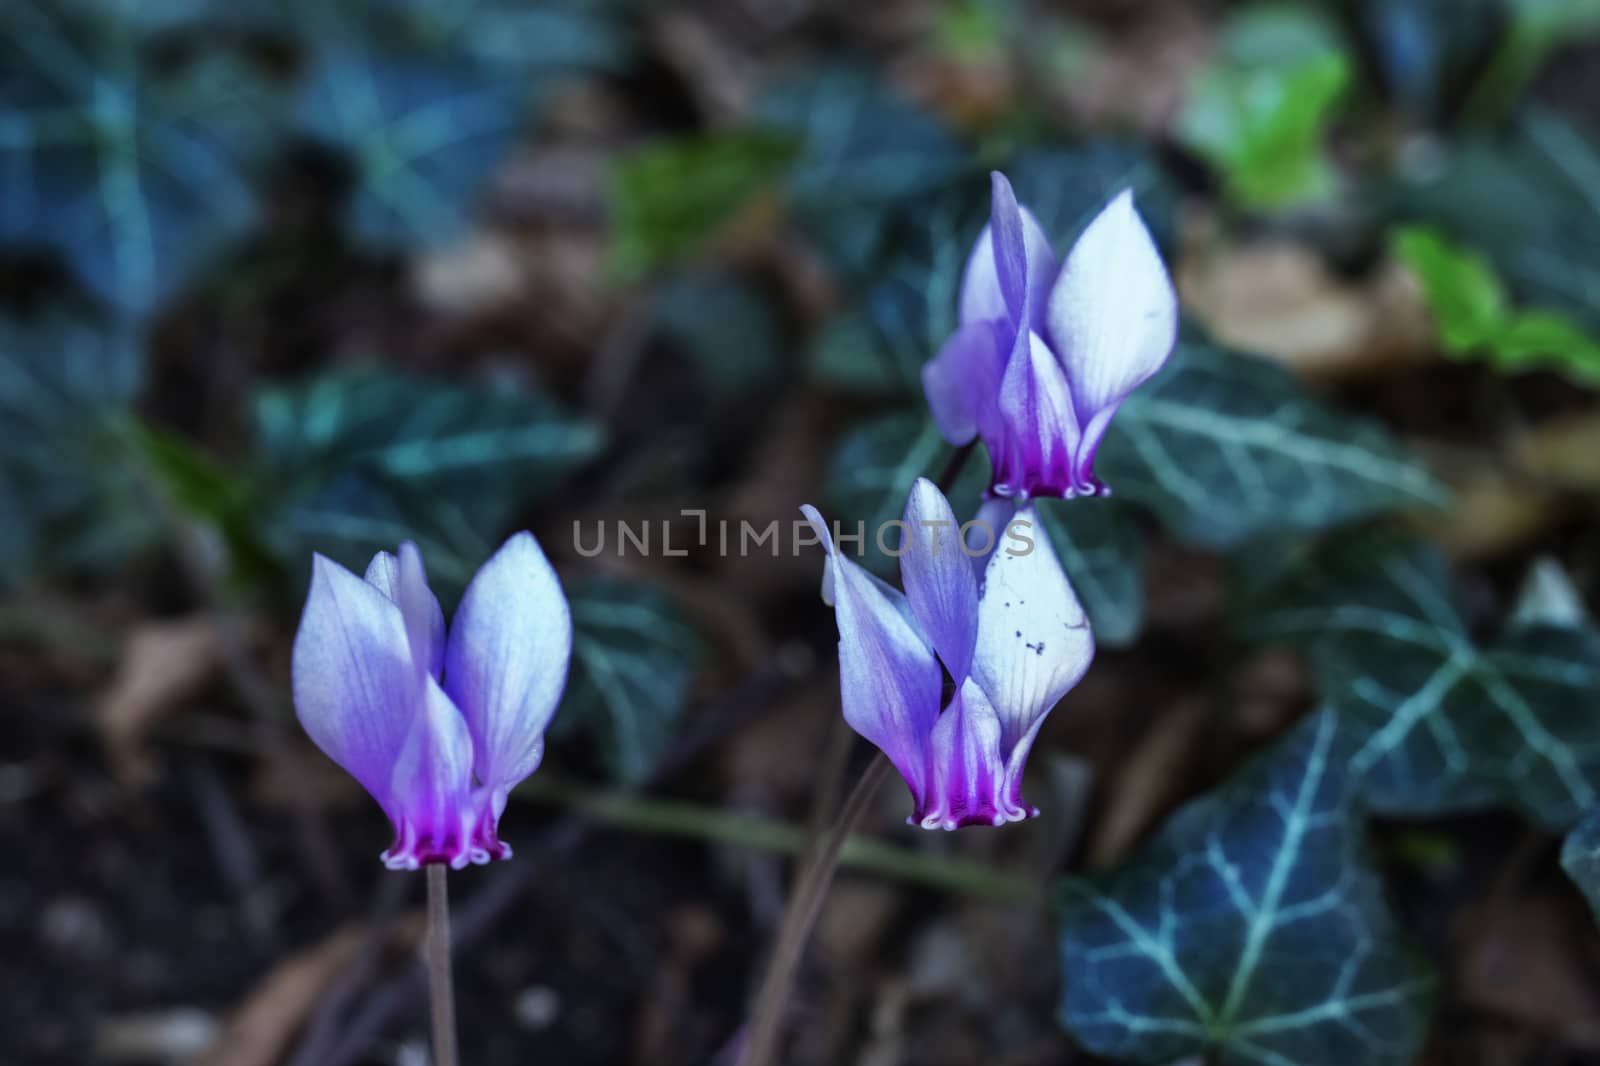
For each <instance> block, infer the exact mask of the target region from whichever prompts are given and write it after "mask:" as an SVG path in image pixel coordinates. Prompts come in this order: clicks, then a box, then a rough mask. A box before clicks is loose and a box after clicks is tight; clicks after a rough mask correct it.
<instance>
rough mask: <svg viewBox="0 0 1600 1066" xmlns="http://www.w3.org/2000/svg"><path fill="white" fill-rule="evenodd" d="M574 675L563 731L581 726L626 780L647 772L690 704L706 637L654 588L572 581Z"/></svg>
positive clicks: (605, 580)
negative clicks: (691, 692)
mask: <svg viewBox="0 0 1600 1066" xmlns="http://www.w3.org/2000/svg"><path fill="white" fill-rule="evenodd" d="M567 599H568V602H569V603H570V604H571V606H572V680H571V683H570V685H569V686H568V690H567V698H566V702H565V705H564V707H565V709H564V711H563V713H562V714H560V715H558V716H557V718H556V723H557V727H558V728H560V729H561V730H563V731H566V730H569V729H571V728H581V729H582V730H583V731H584V732H586V733H588V734H589V735H590V737H591V738H592V739H593V740H594V741H595V743H596V745H597V747H598V749H599V753H600V757H601V759H602V761H603V762H604V763H605V765H606V768H607V769H608V770H609V771H610V773H611V774H612V775H613V776H614V777H616V778H617V780H619V781H621V782H623V783H625V784H638V783H640V782H642V781H644V780H645V779H646V778H648V777H649V776H650V773H651V771H652V770H653V769H654V768H655V766H656V763H657V761H659V760H660V758H661V756H662V755H664V754H665V753H666V750H667V748H668V746H669V745H670V744H671V741H672V738H673V737H674V736H675V735H676V730H677V726H678V724H679V722H681V721H682V719H683V714H684V711H685V710H687V708H688V703H689V695H690V689H691V687H692V686H693V684H694V681H695V678H696V677H698V676H699V673H700V667H701V665H702V664H703V663H704V661H705V657H706V648H705V642H704V641H703V640H702V639H701V637H700V634H699V632H698V631H696V629H695V627H694V625H693V624H692V623H690V621H689V620H688V619H687V618H686V617H685V616H684V614H683V611H682V610H681V609H680V608H679V607H678V606H677V604H675V603H674V602H673V601H672V599H671V598H670V597H669V596H667V595H666V594H665V593H663V592H661V591H660V590H659V589H655V588H652V587H651V586H648V585H640V584H635V583H630V582H626V581H620V580H617V579H615V578H610V577H586V578H580V579H578V580H576V581H572V582H569V583H568V585H567Z"/></svg>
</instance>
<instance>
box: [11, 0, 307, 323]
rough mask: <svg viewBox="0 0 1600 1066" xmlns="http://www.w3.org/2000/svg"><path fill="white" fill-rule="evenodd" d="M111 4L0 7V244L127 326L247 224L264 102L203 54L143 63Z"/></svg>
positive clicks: (265, 136) (265, 139)
mask: <svg viewBox="0 0 1600 1066" xmlns="http://www.w3.org/2000/svg"><path fill="white" fill-rule="evenodd" d="M135 7H136V5H134V4H133V3H131V2H125V3H123V4H121V5H120V6H119V8H118V11H117V13H114V14H112V13H107V14H103V15H101V16H99V17H95V16H93V15H91V14H90V13H87V12H84V11H82V10H77V11H74V10H73V9H72V8H70V7H63V6H58V5H54V4H34V3H17V4H5V5H3V6H0V240H3V241H5V242H7V243H13V244H20V245H23V246H33V247H38V248H42V249H49V250H52V251H54V252H56V253H58V254H60V255H61V256H62V257H63V258H64V259H65V260H66V262H67V263H68V265H69V266H70V267H71V268H72V270H73V271H74V272H75V273H76V274H77V275H78V276H79V277H80V278H81V279H82V281H83V282H84V284H85V285H86V286H88V287H89V288H90V289H92V290H93V291H94V292H95V293H96V294H97V295H99V296H100V297H102V298H104V299H105V300H107V301H109V302H110V303H111V304H112V305H113V306H115V307H116V308H117V309H118V310H119V311H122V312H126V313H129V314H133V315H143V314H145V313H148V312H149V311H151V310H152V309H153V308H155V307H156V306H157V305H158V304H159V303H160V302H161V301H162V300H163V299H164V298H165V297H167V296H168V295H169V294H171V293H172V292H174V291H175V290H177V289H178V288H180V287H181V286H182V285H184V284H185V283H186V282H187V281H188V280H189V278H190V276H191V275H192V272H193V270H194V269H195V268H196V267H198V266H199V265H200V264H201V263H203V262H204V261H205V260H206V258H207V257H208V256H210V255H212V254H215V253H216V252H217V251H218V250H219V248H220V247H221V245H222V244H224V243H225V242H226V241H227V240H228V239H229V238H231V237H233V236H235V235H237V234H238V233H240V232H241V231H242V230H243V229H244V228H245V227H247V226H248V225H250V223H251V222H252V221H254V219H255V217H256V211H257V201H256V196H255V192H254V190H253V188H252V184H251V169H252V165H253V164H254V163H255V162H256V161H257V160H259V159H261V158H262V157H263V156H264V155H265V153H266V152H268V151H270V149H271V148H272V147H273V146H275V145H276V144H277V143H279V141H278V137H277V136H276V135H277V134H278V133H280V132H281V123H279V122H276V121H274V115H275V114H276V110H277V109H276V107H275V104H276V94H275V91H274V87H273V86H272V85H271V84H270V83H269V82H268V81H267V80H266V79H265V78H263V77H262V75H261V73H260V72H259V71H257V70H256V69H255V68H253V67H252V66H251V65H250V64H248V63H246V62H244V61H243V60H242V59H241V58H240V57H239V56H238V55H237V54H234V53H232V52H230V51H229V50H228V49H227V48H225V47H221V46H219V45H218V44H217V43H216V42H213V41H207V40H196V41H193V42H190V45H191V47H190V48H189V49H188V50H186V51H182V52H180V53H179V55H178V56H177V58H176V60H174V59H173V57H171V56H167V57H164V58H163V57H161V56H158V55H156V54H154V53H155V50H154V46H153V43H152V40H151V36H150V34H149V32H148V28H147V27H146V26H145V25H144V24H143V23H142V22H140V21H138V20H136V19H135V18H134V17H133V12H134V9H135Z"/></svg>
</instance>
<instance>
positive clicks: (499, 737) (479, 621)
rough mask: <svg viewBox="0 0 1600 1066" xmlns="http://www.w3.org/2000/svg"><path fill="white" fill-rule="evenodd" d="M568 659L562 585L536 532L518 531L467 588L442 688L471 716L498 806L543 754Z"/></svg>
mask: <svg viewBox="0 0 1600 1066" xmlns="http://www.w3.org/2000/svg"><path fill="white" fill-rule="evenodd" d="M571 659H572V615H571V613H570V611H569V610H568V608H567V598H566V596H565V595H564V594H563V593H562V591H561V582H560V580H559V579H558V578H557V577H556V572H555V570H554V569H553V568H552V567H551V566H550V561H549V560H548V559H546V558H545V556H544V552H542V551H541V550H540V549H539V543H538V542H537V541H536V540H534V539H533V536H532V535H531V534H529V533H518V534H516V535H515V536H513V537H512V538H511V539H510V540H508V541H506V542H505V544H504V545H503V546H501V548H500V550H499V551H497V552H495V554H494V555H493V556H492V557H490V559H489V561H488V562H486V563H484V564H483V566H482V568H480V569H479V570H478V573H477V574H476V575H475V576H474V577H473V579H472V583H471V584H469V585H468V586H467V591H466V593H465V594H464V595H463V596H462V597H461V606H460V607H459V608H458V609H457V610H456V616H455V618H454V619H453V620H452V622H451V625H450V637H449V640H448V641H447V643H446V647H445V667H444V686H445V691H446V692H448V693H449V694H450V697H451V698H452V699H454V700H455V702H456V706H458V707H460V708H461V713H462V714H463V715H464V716H465V717H466V722H467V728H468V729H469V730H470V731H471V734H472V743H473V745H474V747H475V748H476V750H477V756H478V757H477V764H476V767H475V769H476V771H477V775H478V780H479V781H480V782H482V783H483V785H484V786H485V787H486V788H487V789H488V790H489V792H490V794H491V798H492V799H493V801H494V803H495V805H496V806H497V808H498V807H501V806H503V804H504V793H506V792H509V791H510V790H511V788H512V787H513V786H515V785H516V784H517V782H519V781H521V780H522V779H523V778H525V777H527V776H528V775H529V774H531V773H533V771H534V770H536V769H537V768H538V766H539V761H540V759H542V758H543V757H544V731H545V727H546V726H548V725H549V724H550V719H551V717H552V716H553V715H554V714H555V711H556V705H557V704H558V703H559V702H560V700H561V692H562V690H563V689H564V688H565V687H566V684H567V667H568V664H569V663H570V661H571ZM498 813H499V811H498V810H496V814H497V815H498Z"/></svg>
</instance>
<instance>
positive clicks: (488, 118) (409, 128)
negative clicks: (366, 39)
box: [300, 39, 522, 250]
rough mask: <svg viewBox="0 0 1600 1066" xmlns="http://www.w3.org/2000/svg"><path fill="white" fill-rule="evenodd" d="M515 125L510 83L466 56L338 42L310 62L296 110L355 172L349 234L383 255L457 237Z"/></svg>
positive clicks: (514, 90) (517, 115) (516, 98)
mask: <svg viewBox="0 0 1600 1066" xmlns="http://www.w3.org/2000/svg"><path fill="white" fill-rule="evenodd" d="M521 117H522V101H521V92H520V90H519V88H518V87H517V85H516V83H515V82H513V81H510V80H508V79H505V78H500V77H496V76H494V75H493V74H492V73H491V72H489V71H487V70H484V69H483V68H482V67H481V66H479V65H478V64H476V63H474V62H472V61H471V60H470V59H469V58H468V57H465V56H461V55H455V56H451V55H445V56H438V55H424V54H420V53H387V52H377V51H373V50H370V49H369V48H367V47H366V46H365V45H364V44H362V43H360V42H356V41H339V40H337V39H334V40H330V41H327V42H324V43H323V44H322V47H320V48H318V49H317V51H316V52H315V53H314V60H313V65H312V69H311V71H310V72H309V74H308V76H307V79H306V85H305V88H304V90H303V95H302V98H301V104H300V125H301V128H302V129H303V130H304V131H305V133H306V134H307V135H308V136H309V137H311V138H312V139H313V140H315V141H317V142H319V143H321V144H323V145H325V146H327V147H329V148H331V149H333V150H335V151H337V152H339V153H340V154H341V155H343V157H344V158H345V159H346V160H347V161H348V162H349V164H350V166H351V169H352V171H353V173H354V178H355V188H354V191H353V192H352V194H351V197H350V205H349V208H348V212H349V222H350V226H351V229H352V230H353V231H354V233H355V235H356V236H357V237H358V238H359V239H360V240H362V241H363V242H365V243H367V244H369V245H371V246H373V247H376V248H380V249H386V250H396V249H404V248H407V247H410V246H411V245H414V244H439V243H443V242H447V241H449V240H451V239H452V238H455V237H457V236H459V235H460V234H461V232H462V231H464V230H465V229H466V227H467V225H468V223H469V221H470V219H471V214H472V210H473V208H474V206H475V205H476V201H477V197H478V191H479V189H480V188H481V187H482V185H483V183H484V182H485V180H486V179H487V178H488V175H489V172H490V171H491V170H492V169H493V167H494V166H495V165H496V164H497V163H498V162H499V161H500V159H501V158H502V157H503V156H504V155H505V153H506V152H507V151H508V150H509V149H510V147H511V144H512V141H513V139H514V136H515V134H516V131H517V125H518V123H519V122H520V120H521Z"/></svg>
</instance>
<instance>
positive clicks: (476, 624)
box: [294, 533, 572, 870]
mask: <svg viewBox="0 0 1600 1066" xmlns="http://www.w3.org/2000/svg"><path fill="white" fill-rule="evenodd" d="M571 658H572V617H571V614H570V613H569V611H568V609H567V600H566V596H565V595H563V593H562V591H561V583H560V581H559V580H558V579H557V578H556V573H555V571H554V570H553V569H552V568H551V566H550V563H549V561H548V560H547V559H545V557H544V553H543V552H542V551H540V550H539V544H538V542H537V541H535V540H534V539H533V537H532V536H531V535H530V534H528V533H518V534H517V535H516V536H514V537H512V538H511V539H510V540H508V541H506V543H505V545H504V546H502V547H501V549H500V550H499V551H498V552H496V553H495V554H494V556H493V557H492V558H490V559H489V561H488V562H486V563H484V564H483V567H482V568H481V569H480V570H479V571H478V573H477V575H476V576H475V577H473V579H472V583H471V584H470V585H468V586H467V591H466V594H465V595H464V596H462V598H461V606H460V607H459V608H458V609H457V610H456V616H455V621H454V623H453V624H452V625H451V626H450V629H449V634H448V636H447V635H446V631H445V622H444V612H443V611H441V610H440V609H439V601H438V600H437V599H435V598H434V595H433V593H432V592H431V591H430V590H429V588H428V579H427V576H426V574H425V573H424V572H423V568H422V556H421V555H420V554H419V553H418V552H417V548H416V545H414V544H411V543H409V542H408V543H405V544H402V545H400V553H399V555H398V557H396V556H394V555H390V554H389V553H388V552H379V553H378V554H377V555H375V556H373V558H372V563H371V565H369V566H368V567H367V573H366V578H365V580H363V579H362V578H359V577H357V576H356V575H354V574H352V573H351V572H350V571H348V570H346V569H345V568H344V567H342V566H340V565H339V564H338V563H335V562H333V561H331V560H329V559H326V558H324V557H323V556H321V555H318V556H316V558H315V560H314V563H313V568H312V578H311V592H310V594H309V596H307V598H306V607H305V613H304V614H303V615H302V616H301V618H300V629H299V632H298V633H297V634H296V635H295V641H294V705H295V712H296V713H297V714H298V715H299V717H300V724H301V725H303V726H304V727H305V730H306V732H307V733H308V734H310V736H311V739H312V740H313V741H315V742H316V745H317V747H319V748H321V749H322V750H323V751H324V752H325V753H326V754H327V755H328V757H329V758H331V759H332V760H333V761H334V762H336V763H338V764H339V765H340V766H342V767H343V768H344V769H345V770H346V771H348V772H349V773H350V775H351V776H352V777H354V778H355V779H356V780H357V781H359V782H361V785H362V787H363V788H365V789H366V790H367V791H368V792H370V793H372V798H373V799H375V800H377V801H378V805H379V806H380V807H382V808H383V811H384V813H385V814H387V815H388V816H389V821H390V822H392V823H393V824H394V833H395V840H394V843H393V844H392V845H390V847H389V850H388V851H385V852H384V853H383V862H384V865H386V866H388V867H389V868H390V869H391V870H414V869H416V868H417V867H418V866H422V865H426V864H428V863H436V862H437V863H448V864H449V865H450V866H452V867H454V868H456V869H460V868H461V867H463V866H465V865H466V864H467V863H468V862H475V863H484V862H488V861H490V860H491V859H508V858H510V857H511V848H510V847H509V846H507V845H506V844H504V843H502V842H501V840H500V837H499V823H500V815H501V814H502V813H503V812H504V811H505V806H506V797H507V796H508V795H509V793H510V791H511V789H512V788H513V787H515V786H516V785H517V783H518V782H520V781H522V779H523V778H525V777H527V776H528V775H529V774H531V773H533V771H534V770H536V769H537V768H538V766H539V761H540V759H541V758H543V756H544V731H545V727H546V726H547V725H549V723H550V719H551V717H552V716H553V715H554V714H555V710H556V704H557V703H558V702H560V699H561V692H562V689H564V688H565V687H566V683H567V666H568V663H569V662H570V660H571Z"/></svg>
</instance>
